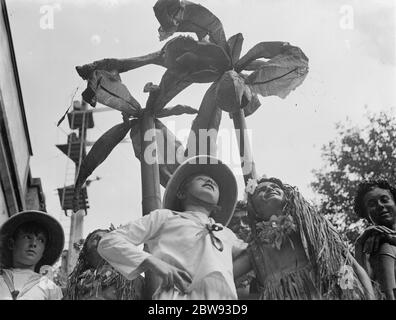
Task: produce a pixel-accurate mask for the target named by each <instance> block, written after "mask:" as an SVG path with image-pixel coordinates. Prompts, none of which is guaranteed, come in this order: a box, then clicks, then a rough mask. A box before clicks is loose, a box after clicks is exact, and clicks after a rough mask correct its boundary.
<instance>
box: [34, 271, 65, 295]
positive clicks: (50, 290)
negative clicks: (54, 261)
mask: <svg viewBox="0 0 396 320" xmlns="http://www.w3.org/2000/svg"><path fill="white" fill-rule="evenodd" d="M40 286H42V287H44V288H46V291H47V296H46V300H62V298H63V294H62V289H61V288H60V287H59V286H57V285H56V284H55V283H54V282H53V281H51V280H50V279H48V278H47V277H46V276H43V277H42V278H41V279H40Z"/></svg>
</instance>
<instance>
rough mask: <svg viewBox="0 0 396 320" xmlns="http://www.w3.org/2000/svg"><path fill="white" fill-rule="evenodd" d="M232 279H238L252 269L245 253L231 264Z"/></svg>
mask: <svg viewBox="0 0 396 320" xmlns="http://www.w3.org/2000/svg"><path fill="white" fill-rule="evenodd" d="M233 269H234V279H238V278H239V277H241V276H243V275H244V274H246V273H248V272H249V271H251V270H252V269H253V266H252V264H251V262H250V258H249V254H248V253H247V251H245V252H244V253H242V254H241V255H239V256H238V258H236V259H235V260H234V262H233Z"/></svg>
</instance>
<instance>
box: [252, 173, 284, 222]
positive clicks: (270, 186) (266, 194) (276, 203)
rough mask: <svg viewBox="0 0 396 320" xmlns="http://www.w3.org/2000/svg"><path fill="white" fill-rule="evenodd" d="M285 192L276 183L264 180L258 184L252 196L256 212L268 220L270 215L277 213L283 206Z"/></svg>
mask: <svg viewBox="0 0 396 320" xmlns="http://www.w3.org/2000/svg"><path fill="white" fill-rule="evenodd" d="M284 197H285V193H284V192H283V190H282V188H281V187H279V186H278V185H277V184H276V183H274V182H271V181H265V182H262V183H260V184H259V186H258V190H257V191H255V193H254V194H253V196H252V201H253V204H254V207H255V209H256V211H257V214H258V216H259V217H260V218H262V219H263V220H269V219H270V217H271V216H272V215H278V214H279V213H280V212H281V210H282V207H283V202H284Z"/></svg>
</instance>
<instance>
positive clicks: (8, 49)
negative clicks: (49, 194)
mask: <svg viewBox="0 0 396 320" xmlns="http://www.w3.org/2000/svg"><path fill="white" fill-rule="evenodd" d="M0 10H1V12H0V187H1V188H0V225H2V224H3V223H4V221H5V220H7V219H8V218H9V217H10V216H11V215H13V214H15V213H16V212H18V211H22V210H29V209H32V210H43V211H45V198H44V194H43V191H42V187H41V181H40V179H38V178H32V176H31V171H30V163H29V160H30V157H31V156H32V155H33V153H32V147H31V143H30V137H29V130H28V125H27V120H26V114H25V108H24V104H23V98H22V91H21V86H20V82H19V76H18V69H17V64H16V59H15V52H14V46H13V42H12V35H11V30H10V23H9V20H8V13H7V7H6V3H5V0H0Z"/></svg>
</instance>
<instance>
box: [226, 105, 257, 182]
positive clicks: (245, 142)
mask: <svg viewBox="0 0 396 320" xmlns="http://www.w3.org/2000/svg"><path fill="white" fill-rule="evenodd" d="M232 120H233V121H234V127H235V134H236V138H237V142H238V147H239V156H240V158H241V168H242V173H243V178H244V180H245V185H246V184H247V182H248V180H249V179H251V178H254V179H255V178H257V174H256V166H255V164H254V161H253V155H252V151H251V149H250V143H249V136H248V134H247V128H246V120H245V113H244V111H243V109H240V110H239V111H237V112H235V113H233V114H232Z"/></svg>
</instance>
